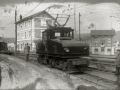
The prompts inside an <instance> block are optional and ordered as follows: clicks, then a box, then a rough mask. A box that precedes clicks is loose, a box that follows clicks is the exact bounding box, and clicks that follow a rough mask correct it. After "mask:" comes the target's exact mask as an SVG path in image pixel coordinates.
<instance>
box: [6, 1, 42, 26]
mask: <svg viewBox="0 0 120 90" xmlns="http://www.w3.org/2000/svg"><path fill="white" fill-rule="evenodd" d="M43 2H44V0H42V1H41V2H40V3H39V4H38V5H37V6H35V7H34V8H33V9H32V10H31V11H30V12H28V13H27V14H25V15H24V16H23V17H25V16H27V15H28V14H30V13H31V12H32V11H34V10H35V9H36V8H37V7H38V6H39V5H40V4H41V3H43ZM10 24H14V21H12V22H10V23H8V24H6V25H4V27H6V26H8V25H10Z"/></svg>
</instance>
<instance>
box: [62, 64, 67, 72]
mask: <svg viewBox="0 0 120 90" xmlns="http://www.w3.org/2000/svg"><path fill="white" fill-rule="evenodd" d="M62 70H63V71H65V72H67V71H68V66H67V63H66V62H64V63H63V65H62Z"/></svg>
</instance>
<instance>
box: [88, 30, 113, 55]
mask: <svg viewBox="0 0 120 90" xmlns="http://www.w3.org/2000/svg"><path fill="white" fill-rule="evenodd" d="M114 36H115V30H91V42H90V48H91V52H92V54H101V55H114V54H115V50H114Z"/></svg>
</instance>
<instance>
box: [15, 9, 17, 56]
mask: <svg viewBox="0 0 120 90" xmlns="http://www.w3.org/2000/svg"><path fill="white" fill-rule="evenodd" d="M16 22H17V7H16V9H15V55H16V54H17V23H16Z"/></svg>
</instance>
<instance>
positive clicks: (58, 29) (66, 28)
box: [43, 27, 74, 32]
mask: <svg viewBox="0 0 120 90" xmlns="http://www.w3.org/2000/svg"><path fill="white" fill-rule="evenodd" d="M60 30H68V31H74V30H73V29H72V28H71V27H57V28H51V29H46V30H45V31H43V32H49V31H60Z"/></svg>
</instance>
